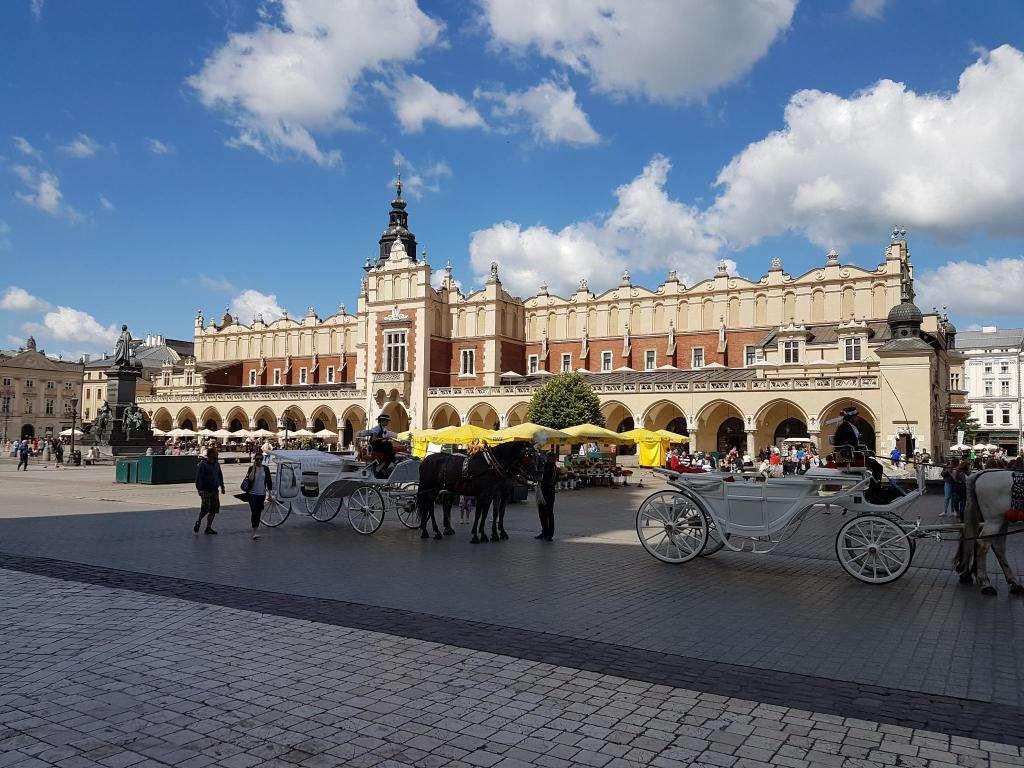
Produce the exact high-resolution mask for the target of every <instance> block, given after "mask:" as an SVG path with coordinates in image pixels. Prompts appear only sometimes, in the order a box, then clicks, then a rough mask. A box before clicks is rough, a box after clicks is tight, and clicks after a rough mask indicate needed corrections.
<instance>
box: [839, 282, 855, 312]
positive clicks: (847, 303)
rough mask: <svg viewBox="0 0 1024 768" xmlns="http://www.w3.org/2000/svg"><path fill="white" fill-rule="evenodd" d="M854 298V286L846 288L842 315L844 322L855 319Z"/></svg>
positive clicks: (844, 289)
mask: <svg viewBox="0 0 1024 768" xmlns="http://www.w3.org/2000/svg"><path fill="white" fill-rule="evenodd" d="M853 298H854V293H853V286H852V285H848V286H846V287H845V288H843V308H842V313H843V314H842V319H843V320H852V319H853V313H854V304H853Z"/></svg>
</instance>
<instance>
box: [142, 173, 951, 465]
mask: <svg viewBox="0 0 1024 768" xmlns="http://www.w3.org/2000/svg"><path fill="white" fill-rule="evenodd" d="M955 332H956V331H955V328H953V326H952V325H951V324H950V323H949V322H948V320H947V319H946V318H945V317H944V316H941V315H938V314H935V313H932V314H928V315H925V314H922V313H921V312H920V310H918V308H917V307H916V306H915V305H914V294H913V267H912V266H911V261H910V252H909V250H908V247H907V241H906V234H905V233H904V232H901V231H899V230H896V231H894V233H893V237H892V241H891V242H890V244H889V245H888V247H887V249H886V251H885V257H884V259H883V261H882V262H881V263H880V264H878V265H877V266H876V267H874V268H870V269H866V268H862V267H859V266H855V265H850V264H842V263H840V259H839V256H838V254H836V252H835V251H831V252H829V253H828V254H827V255H826V257H825V260H824V263H823V264H822V266H821V267H819V268H816V269H812V270H811V271H810V272H807V273H806V274H803V275H799V276H793V275H789V274H787V273H786V272H785V270H784V269H783V265H782V261H781V260H780V259H778V258H775V259H772V263H771V266H770V269H769V270H768V273H767V274H766V275H764V276H762V277H760V278H757V279H746V278H742V277H737V276H734V275H729V274H728V273H727V272H726V270H725V268H724V267H719V270H718V272H717V274H715V275H714V276H712V277H710V278H708V279H706V280H702V281H701V282H698V283H696V284H694V285H684V284H683V283H682V282H681V281H680V280H679V278H678V276H677V275H676V274H675V273H674V272H670V273H669V274H668V276H667V277H666V279H665V281H664V282H663V283H662V284H661V285H659V286H657V287H655V288H646V287H643V286H640V285H635V284H634V283H633V282H632V279H631V277H630V275H629V273H628V272H627V273H624V274H623V275H622V277H621V280H620V281H619V284H618V286H616V287H614V288H611V289H609V290H607V291H604V292H602V293H600V294H595V293H594V292H592V291H591V290H590V288H589V286H588V284H587V280H586V278H585V276H584V277H581V279H580V281H579V287H578V288H577V290H576V291H575V292H574V293H573V294H572V295H569V296H557V295H554V294H552V293H550V292H549V291H548V289H547V287H546V286H540V289H539V291H538V293H537V294H536V295H534V296H531V297H529V298H526V299H522V298H519V297H517V296H512V295H510V294H509V293H508V292H507V291H506V290H505V289H504V287H503V286H502V283H501V277H500V269H499V265H498V264H496V263H495V264H492V265H491V270H490V275H489V277H488V278H487V280H486V282H485V283H484V285H483V286H482V287H481V288H480V289H479V290H475V291H472V292H470V293H468V294H465V293H463V292H462V290H461V289H460V288H459V287H458V285H457V283H456V282H455V280H454V278H453V275H452V269H451V266H450V265H448V266H446V267H445V268H444V273H443V275H442V276H441V280H440V285H439V288H437V289H435V288H433V287H432V286H431V267H430V265H429V264H427V263H426V262H425V261H422V260H420V259H419V258H418V257H417V244H416V238H415V236H414V235H413V233H412V232H411V231H410V230H409V226H408V212H407V210H406V201H405V200H404V199H403V198H402V195H401V185H400V184H399V187H398V196H397V197H396V198H395V200H393V201H392V204H391V211H390V221H389V225H388V227H387V229H386V230H385V231H384V233H383V234H382V236H381V237H380V240H379V250H378V253H377V256H376V258H375V259H370V260H367V263H366V264H365V266H364V275H363V278H362V284H361V288H360V292H359V298H358V304H357V306H356V308H355V311H354V313H351V314H350V313H349V312H348V311H347V310H346V309H345V307H344V306H342V307H340V308H339V310H338V312H337V313H335V314H333V315H331V316H330V317H326V318H322V317H320V316H319V315H318V314H317V313H316V311H315V310H314V309H313V308H312V307H311V308H310V309H309V310H308V311H307V312H306V314H305V316H304V317H301V318H291V317H287V316H286V317H283V318H280V319H277V320H274V321H273V322H270V323H266V322H264V321H263V319H261V318H256V320H255V321H254V322H253V324H252V325H242V324H239V323H238V322H236V321H235V319H234V318H232V317H231V316H230V315H228V314H225V315H224V317H222V318H221V320H220V321H219V322H213V321H207V320H206V319H205V318H204V316H203V315H202V314H201V313H200V314H199V315H197V317H196V322H195V334H194V342H195V346H194V348H195V357H194V358H193V359H187V360H185V362H184V364H177V365H176V364H172V363H168V364H167V365H166V366H165V367H164V369H163V370H162V372H161V375H159V376H158V377H157V379H156V387H155V392H154V394H152V395H149V396H147V397H145V398H140V402H142V403H143V404H144V407H145V408H146V409H147V410H148V411H149V412H150V413H151V414H152V416H153V419H154V421H155V423H156V425H157V426H159V427H161V428H164V429H169V428H171V427H172V426H191V427H196V428H198V427H200V426H209V427H212V428H218V427H221V426H223V427H226V428H228V429H237V428H240V427H248V428H257V427H266V428H270V429H275V428H287V429H289V430H294V429H299V428H302V427H307V428H309V429H311V430H314V431H317V430H319V429H323V428H327V429H331V430H337V431H338V432H339V434H340V435H341V436H342V438H343V440H345V441H346V442H347V441H348V440H350V439H351V435H352V434H353V432H354V431H357V430H359V429H361V428H363V427H364V426H365V425H366V424H367V423H368V422H372V421H373V420H374V419H375V418H376V416H377V415H378V414H379V413H380V412H386V413H388V414H390V415H391V417H392V424H393V425H394V426H396V427H398V428H399V429H403V428H405V427H406V426H410V425H411V426H413V427H417V428H418V427H440V426H445V425H449V424H456V423H459V422H471V423H474V424H480V425H484V426H488V427H495V426H500V425H511V424H516V423H518V422H521V421H523V420H525V418H526V409H527V404H528V401H529V399H530V396H531V394H532V393H533V391H534V390H535V389H536V387H538V386H539V385H541V384H542V383H543V382H544V381H545V379H546V378H547V377H548V376H551V375H553V374H555V373H558V372H561V371H569V370H574V371H582V372H583V373H584V374H585V375H586V377H587V378H588V380H589V381H590V382H591V383H592V384H593V386H594V388H595V390H596V391H597V392H598V394H599V395H600V397H601V400H602V403H603V411H604V415H605V418H606V421H607V423H608V425H609V426H610V427H611V428H613V429H629V428H631V427H633V426H637V425H643V426H648V427H655V428H661V427H670V428H672V429H674V430H676V431H680V432H685V433H688V434H689V435H690V437H691V440H692V445H694V446H695V447H696V448H697V449H701V450H710V449H715V448H718V449H722V448H725V447H726V446H730V445H737V446H739V447H741V448H744V449H747V450H753V449H755V448H760V447H763V446H765V445H768V444H771V443H775V442H777V441H778V440H781V439H783V438H784V437H792V436H808V437H809V438H810V439H813V440H815V441H818V442H819V443H822V444H823V445H824V444H827V439H828V437H829V436H830V433H831V431H832V429H833V427H830V426H827V425H826V422H827V421H828V420H829V419H831V418H833V417H834V416H835V415H837V413H838V412H839V410H840V408H841V407H843V406H845V405H848V404H855V405H857V406H858V407H859V409H860V412H861V418H862V424H861V427H862V431H863V432H864V433H865V434H866V435H867V436H868V437H869V438H870V439H871V440H874V441H876V443H877V444H878V447H879V448H885V447H887V446H888V445H890V444H891V443H892V442H893V441H894V440H896V439H897V438H898V437H899V436H900V435H912V436H913V437H914V438H915V439H916V441H917V444H918V445H919V446H923V447H927V448H929V449H931V450H933V451H939V452H941V451H943V450H944V449H945V447H946V446H947V445H948V442H949V440H948V438H949V435H948V431H949V429H948V426H949V417H950V376H949V372H950V364H951V362H953V363H955V362H956V361H957V360H958V357H957V353H956V352H955V351H954V346H955V344H954V339H955Z"/></svg>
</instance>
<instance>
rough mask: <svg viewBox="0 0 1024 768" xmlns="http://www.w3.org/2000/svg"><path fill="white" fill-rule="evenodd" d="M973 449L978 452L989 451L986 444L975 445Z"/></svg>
mask: <svg viewBox="0 0 1024 768" xmlns="http://www.w3.org/2000/svg"><path fill="white" fill-rule="evenodd" d="M971 447H972V448H973V449H974V450H976V451H984V450H987V449H988V446H987V445H985V443H975V444H974V445H972V446H971Z"/></svg>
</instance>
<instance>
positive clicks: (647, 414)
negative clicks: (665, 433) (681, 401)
mask: <svg viewBox="0 0 1024 768" xmlns="http://www.w3.org/2000/svg"><path fill="white" fill-rule="evenodd" d="M679 418H682V419H683V420H684V422H685V420H686V413H685V412H684V411H683V409H682V408H680V407H679V405H678V404H676V403H673V402H672V401H671V400H659V401H658V402H656V403H652V404H651V405H650V406H648V408H647V410H646V411H644V417H643V425H642V426H644V427H646V428H647V429H668V425H669V423H670V422H672V421H675V420H676V419H679Z"/></svg>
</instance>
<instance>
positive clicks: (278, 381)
mask: <svg viewBox="0 0 1024 768" xmlns="http://www.w3.org/2000/svg"><path fill="white" fill-rule="evenodd" d="M274 384H275V385H277V386H279V385H280V384H281V369H280V368H275V369H274Z"/></svg>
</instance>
